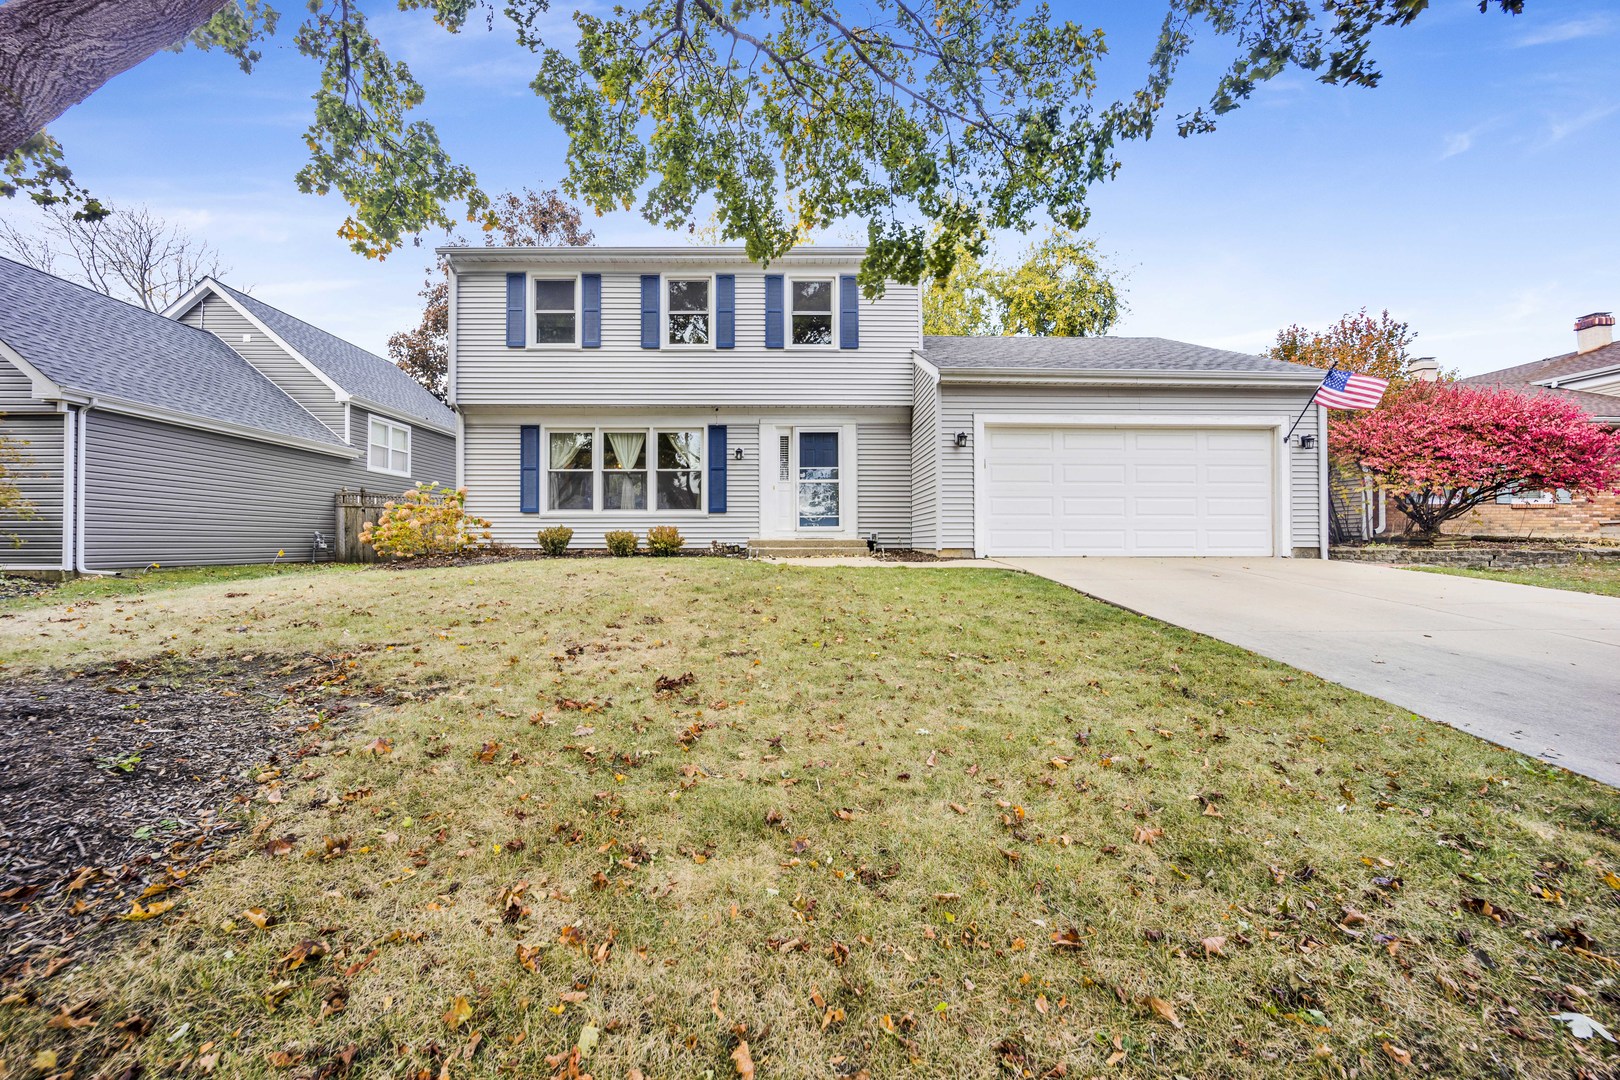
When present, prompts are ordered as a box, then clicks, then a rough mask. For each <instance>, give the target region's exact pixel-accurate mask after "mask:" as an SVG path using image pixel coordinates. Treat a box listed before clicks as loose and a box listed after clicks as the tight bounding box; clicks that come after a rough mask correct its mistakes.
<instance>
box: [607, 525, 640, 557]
mask: <svg viewBox="0 0 1620 1080" xmlns="http://www.w3.org/2000/svg"><path fill="white" fill-rule="evenodd" d="M602 539H603V540H606V541H607V549H608V554H609V555H617V556H618V557H619V558H621V559H622V558H625V557H626V556H629V555H634V554H635V553H636V547H637V541H636V534H635V533H633V532H630V531H628V530H625V529H615V530H613V531H612V532H607V533H603V534H602Z"/></svg>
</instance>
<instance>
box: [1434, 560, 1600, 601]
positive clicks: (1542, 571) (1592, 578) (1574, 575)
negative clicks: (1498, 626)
mask: <svg viewBox="0 0 1620 1080" xmlns="http://www.w3.org/2000/svg"><path fill="white" fill-rule="evenodd" d="M1411 569H1414V570H1422V571H1423V572H1424V573H1428V574H1451V575H1453V576H1455V577H1474V578H1485V579H1486V580H1488V581H1508V582H1512V583H1513V584H1515V585H1539V586H1541V587H1542V588H1543V589H1567V590H1569V591H1570V592H1586V593H1597V594H1598V595H1599V596H1620V562H1612V561H1606V562H1592V563H1573V564H1571V565H1568V566H1533V567H1525V568H1523V569H1520V570H1475V569H1471V568H1469V569H1465V568H1462V567H1455V566H1421V567H1412V568H1411Z"/></svg>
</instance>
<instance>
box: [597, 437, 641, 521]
mask: <svg viewBox="0 0 1620 1080" xmlns="http://www.w3.org/2000/svg"><path fill="white" fill-rule="evenodd" d="M602 509H604V510H645V509H647V433H646V432H645V431H605V432H603V433H602Z"/></svg>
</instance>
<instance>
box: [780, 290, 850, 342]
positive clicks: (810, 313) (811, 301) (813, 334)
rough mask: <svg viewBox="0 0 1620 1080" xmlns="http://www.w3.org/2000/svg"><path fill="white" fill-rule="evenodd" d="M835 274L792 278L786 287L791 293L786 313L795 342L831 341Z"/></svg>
mask: <svg viewBox="0 0 1620 1080" xmlns="http://www.w3.org/2000/svg"><path fill="white" fill-rule="evenodd" d="M837 284H838V281H837V279H836V278H795V279H793V281H792V282H791V285H792V288H791V289H790V290H789V291H790V294H791V296H792V311H791V313H790V318H791V329H792V334H791V336H790V338H789V340H790V341H791V342H792V343H793V344H795V345H831V344H832V343H833V294H834V292H835V291H836V286H837Z"/></svg>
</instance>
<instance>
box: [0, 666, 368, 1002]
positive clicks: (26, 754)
mask: <svg viewBox="0 0 1620 1080" xmlns="http://www.w3.org/2000/svg"><path fill="white" fill-rule="evenodd" d="M354 666H355V664H354V661H353V658H352V655H350V654H344V655H339V656H331V657H314V656H310V657H294V658H291V659H289V658H286V657H277V658H270V657H259V656H252V655H248V656H242V657H235V658H225V659H217V660H214V661H211V662H207V663H203V664H183V665H182V664H176V663H173V662H170V663H167V664H164V663H152V664H147V665H136V664H132V663H130V662H128V661H121V662H119V663H118V664H116V665H114V666H111V667H106V668H98V669H92V670H87V671H82V672H72V673H63V674H52V675H45V676H37V677H10V678H8V679H7V680H6V681H5V683H4V685H0V983H10V982H15V981H17V980H18V979H19V978H24V979H26V978H27V977H28V976H29V975H30V974H32V975H39V974H42V973H44V974H48V973H49V971H50V970H51V969H50V966H49V958H51V957H53V956H54V957H60V956H62V955H64V950H65V949H66V948H68V947H71V945H72V944H73V943H74V941H75V939H77V938H81V937H82V936H83V935H84V934H85V933H86V932H87V931H88V930H90V929H92V928H98V927H108V926H116V925H123V923H120V922H119V921H118V920H120V919H121V918H124V917H126V916H128V915H130V914H131V913H134V914H136V915H137V916H138V915H139V914H140V911H141V910H142V909H143V908H144V907H146V906H147V905H150V904H153V903H159V904H161V903H163V902H164V901H165V900H166V899H172V893H171V890H172V889H175V888H179V887H180V886H182V885H183V884H184V881H185V879H186V878H187V877H188V876H189V875H191V874H194V873H196V872H197V871H198V870H200V869H202V868H203V867H205V866H206V865H207V864H208V862H209V861H210V858H211V855H212V853H213V852H215V851H216V850H217V849H218V848H219V847H220V846H222V845H223V844H224V842H225V841H226V840H227V839H228V838H229V837H230V836H231V834H233V833H234V832H236V831H238V830H239V829H240V828H241V817H242V815H239V814H235V813H232V808H233V806H236V805H239V804H242V803H245V802H246V801H247V800H248V799H249V798H251V797H252V792H253V790H254V789H255V788H256V786H257V785H256V777H257V776H258V775H259V774H260V770H261V769H263V768H273V767H278V766H279V767H283V768H291V767H293V766H294V765H295V764H296V762H298V761H299V760H300V759H302V758H304V757H307V756H310V755H312V754H317V753H319V752H320V750H321V744H322V742H323V741H325V740H327V739H329V738H330V737H331V730H330V726H329V725H328V722H327V721H324V720H322V719H320V718H319V716H318V713H317V709H319V710H324V712H325V713H326V714H327V715H328V716H331V715H334V714H342V713H345V712H347V711H348V710H349V709H350V708H352V707H354V706H356V705H360V704H374V703H377V702H379V701H380V700H385V699H386V695H380V694H379V692H378V691H377V690H375V689H371V690H363V689H358V688H351V687H350V686H348V685H347V684H348V680H349V678H350V675H351V673H352V670H353V668H354ZM334 695H342V696H343V698H344V700H341V701H336V702H334V701H333V700H331V699H332V697H333V696H334ZM136 904H139V905H141V908H133V907H132V905H136ZM130 921H135V920H130ZM42 963H43V964H44V967H45V970H44V971H42V970H41V968H40V966H39V965H41V964H42ZM31 965H33V966H31Z"/></svg>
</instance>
